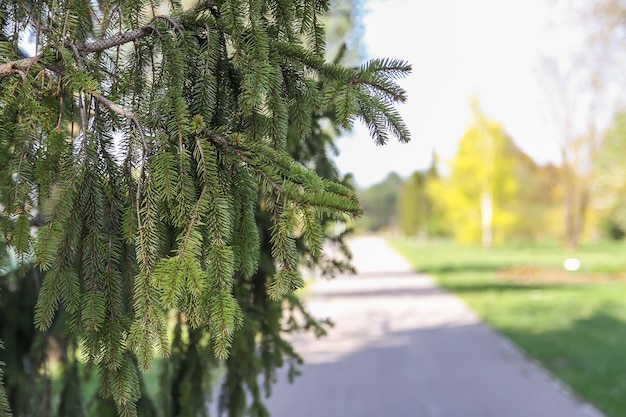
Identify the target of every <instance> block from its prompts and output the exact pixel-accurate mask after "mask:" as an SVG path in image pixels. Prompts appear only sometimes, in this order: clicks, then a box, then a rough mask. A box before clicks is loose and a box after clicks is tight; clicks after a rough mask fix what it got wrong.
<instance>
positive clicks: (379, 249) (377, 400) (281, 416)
mask: <svg viewBox="0 0 626 417" xmlns="http://www.w3.org/2000/svg"><path fill="white" fill-rule="evenodd" d="M350 246H351V248H352V250H353V253H354V262H355V265H356V267H357V269H358V270H359V274H358V275H356V276H341V277H338V278H336V279H335V280H331V281H328V280H317V281H316V282H315V283H314V284H313V285H312V293H311V296H310V300H309V302H308V306H309V309H310V310H311V311H312V313H313V315H314V316H316V317H319V318H324V317H329V318H331V319H332V320H333V321H334V322H335V327H334V328H333V329H332V330H331V332H330V335H329V336H327V337H325V338H323V339H319V340H316V339H314V338H312V337H307V336H300V337H298V338H295V339H294V343H295V345H296V349H297V350H298V351H299V352H301V353H302V354H303V356H304V359H305V362H306V365H304V366H303V367H302V371H303V372H302V375H301V376H300V377H298V378H297V379H296V381H295V382H294V384H289V383H288V382H287V381H286V379H285V378H284V377H283V376H281V378H279V382H278V384H277V386H276V387H274V389H273V396H272V397H271V398H270V399H269V400H268V405H269V409H270V411H271V413H272V416H273V417H601V416H602V414H601V413H599V412H598V411H597V410H596V409H595V408H594V407H592V406H590V405H589V404H585V403H582V402H580V401H579V400H577V399H576V398H575V396H574V395H573V394H572V393H571V391H570V390H569V389H568V388H567V387H565V386H564V385H563V384H562V383H560V382H559V381H557V380H556V379H554V378H553V377H552V376H550V375H549V374H548V373H547V372H546V371H545V370H543V369H542V368H540V367H539V366H538V365H537V364H535V363H534V362H532V361H529V360H527V359H526V358H525V357H524V356H523V354H521V353H520V351H519V350H518V349H517V348H515V347H513V345H512V344H511V343H510V342H508V341H507V340H506V339H504V338H503V337H502V336H500V335H498V334H497V333H495V332H494V331H493V330H491V329H490V328H489V327H487V326H486V325H484V324H482V323H481V322H480V321H479V320H478V319H477V317H476V316H475V314H474V313H473V312H472V311H471V310H469V309H468V307H467V306H466V305H465V304H464V303H463V302H462V301H461V300H460V299H459V298H457V297H456V296H453V295H451V294H449V293H446V292H444V291H443V290H441V289H440V288H439V287H437V286H436V285H435V284H434V283H433V282H432V281H431V280H430V279H429V278H428V277H426V276H423V275H419V274H415V273H413V272H411V269H410V266H409V265H408V263H407V262H406V261H405V260H404V259H403V258H401V257H400V256H399V255H397V254H396V253H395V252H394V251H393V250H392V249H391V248H390V247H389V246H388V245H387V244H386V243H385V241H384V240H383V239H381V238H376V237H365V238H358V239H355V240H353V241H352V242H351V245H350Z"/></svg>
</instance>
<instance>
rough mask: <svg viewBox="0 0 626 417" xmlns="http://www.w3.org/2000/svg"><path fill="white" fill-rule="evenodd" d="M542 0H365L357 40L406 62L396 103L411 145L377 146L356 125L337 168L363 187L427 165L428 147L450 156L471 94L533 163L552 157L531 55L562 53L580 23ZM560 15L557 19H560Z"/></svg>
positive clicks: (374, 53)
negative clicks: (568, 21) (407, 71)
mask: <svg viewBox="0 0 626 417" xmlns="http://www.w3.org/2000/svg"><path fill="white" fill-rule="evenodd" d="M552 3H553V2H552ZM550 4H551V3H550V0H525V1H512V0H508V1H504V0H472V1H468V0H438V1H429V0H369V1H368V2H367V9H368V12H367V13H366V15H365V18H364V24H365V34H364V39H363V41H364V43H365V45H366V48H367V52H368V56H369V57H397V58H402V59H405V60H407V61H409V62H410V63H411V64H412V65H413V73H412V74H411V76H409V77H408V78H407V79H405V80H402V82H401V84H402V86H403V87H404V88H406V90H407V91H408V97H409V99H408V101H407V103H406V104H404V105H402V106H401V107H400V111H401V113H402V115H403V117H404V119H405V121H406V123H407V125H408V127H409V129H410V131H411V134H412V141H411V143H409V144H399V143H395V142H394V143H389V144H388V145H386V146H384V147H377V146H375V145H374V144H373V142H372V140H370V139H369V138H368V133H367V130H366V129H365V128H363V127H362V126H360V125H359V124H356V125H355V126H356V129H355V131H354V132H353V134H352V135H351V136H350V137H345V138H341V139H340V140H339V141H338V145H339V149H340V155H339V157H337V158H336V163H337V166H338V167H339V169H340V171H341V172H342V173H348V172H352V173H353V174H354V175H355V178H356V181H357V184H358V185H359V186H362V187H367V186H370V185H372V184H374V183H377V182H379V181H381V180H383V179H384V177H385V176H386V175H387V174H388V173H389V172H391V171H395V172H397V173H398V174H400V175H401V176H402V177H408V176H409V175H410V174H411V173H412V172H413V171H415V170H417V169H424V168H426V167H427V166H428V165H429V164H430V160H431V155H432V150H433V149H435V150H436V152H437V153H438V154H440V155H442V156H443V157H452V156H453V155H454V153H455V149H456V145H457V143H458V140H459V139H460V138H461V136H462V135H463V133H464V131H465V129H466V128H467V127H468V125H469V123H470V121H471V119H470V107H469V102H470V98H471V97H477V98H478V101H479V104H480V107H481V108H482V110H483V111H484V112H485V113H486V114H487V116H488V117H490V118H492V119H495V120H497V121H499V122H500V123H502V124H503V126H504V128H505V130H506V131H507V132H508V133H509V134H510V135H511V136H512V138H513V139H514V140H515V142H516V143H517V144H518V145H519V146H520V147H521V148H522V149H523V150H524V151H525V152H526V153H528V154H529V155H531V156H532V157H533V158H534V159H535V160H536V161H538V162H540V163H545V162H556V161H558V152H557V143H558V142H557V140H556V139H555V137H554V136H555V133H554V128H553V126H551V125H550V122H551V121H550V118H549V117H547V116H546V114H545V109H546V106H545V105H544V104H542V102H545V100H546V96H545V93H543V92H542V89H541V87H540V85H539V81H538V78H539V77H538V75H537V74H538V67H539V57H540V56H542V55H546V54H547V55H555V54H559V53H562V51H563V50H564V45H567V44H570V45H571V44H572V43H574V42H575V41H576V39H581V36H580V30H579V29H578V30H577V28H575V27H572V26H571V25H570V26H569V27H568V26H567V25H565V26H563V25H562V24H558V25H556V26H555V24H554V23H553V21H554V19H555V16H562V15H563V14H562V13H559V12H558V11H555V10H554V8H553V7H551V6H550ZM561 20H562V18H561Z"/></svg>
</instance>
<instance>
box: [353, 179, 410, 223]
mask: <svg viewBox="0 0 626 417" xmlns="http://www.w3.org/2000/svg"><path fill="white" fill-rule="evenodd" d="M403 186H404V181H403V180H402V178H400V176H399V175H398V174H396V173H395V172H392V173H390V174H389V175H388V176H387V177H386V178H385V179H384V180H383V181H382V182H380V183H378V184H375V185H372V186H371V187H369V188H367V189H364V190H358V191H357V193H358V195H359V199H360V201H361V206H362V207H363V218H362V219H359V220H358V226H359V227H361V228H363V229H366V230H369V231H374V232H377V231H382V230H390V229H394V228H395V227H397V221H398V218H397V216H398V198H399V196H400V192H401V190H402V187H403Z"/></svg>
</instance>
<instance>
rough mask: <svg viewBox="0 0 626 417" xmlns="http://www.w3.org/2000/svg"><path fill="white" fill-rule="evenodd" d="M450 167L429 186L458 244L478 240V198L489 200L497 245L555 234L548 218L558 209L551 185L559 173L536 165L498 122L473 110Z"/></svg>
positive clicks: (551, 168)
mask: <svg viewBox="0 0 626 417" xmlns="http://www.w3.org/2000/svg"><path fill="white" fill-rule="evenodd" d="M449 168H450V176H449V178H447V179H446V180H444V181H441V182H439V183H437V182H433V183H432V184H431V186H430V188H431V193H432V194H433V196H434V198H435V199H437V200H438V201H441V203H442V206H443V209H444V211H445V215H446V218H447V220H448V223H449V227H450V229H451V231H452V234H453V236H454V237H455V238H456V239H457V240H458V241H460V242H464V243H477V242H480V241H481V238H482V224H483V223H482V222H483V219H482V207H481V200H482V199H483V196H484V195H485V194H489V195H490V196H491V201H492V213H493V215H492V222H491V224H492V230H493V241H494V243H495V244H501V243H504V242H510V241H528V240H536V239H538V238H543V237H545V235H546V234H553V233H555V232H554V231H553V230H551V228H550V219H553V218H554V216H555V210H556V209H555V207H557V206H556V194H557V191H558V190H557V189H556V188H555V186H554V184H555V183H556V181H557V180H558V170H557V169H556V168H554V167H551V166H547V167H540V166H538V165H537V164H536V163H535V162H534V161H533V160H532V159H530V158H529V157H528V156H527V155H526V154H524V153H523V152H522V151H521V150H520V149H519V148H518V147H517V146H516V145H515V144H514V143H513V141H512V140H511V138H510V137H509V136H508V135H507V134H506V132H505V131H504V129H503V127H502V126H501V125H500V124H499V123H497V122H494V121H491V120H488V119H487V118H486V117H485V116H484V115H482V114H480V113H478V112H477V113H476V119H475V122H474V124H473V125H472V126H470V127H469V128H468V130H467V131H466V132H465V134H464V135H463V137H462V139H461V141H460V143H459V150H458V153H457V154H456V156H455V157H454V158H453V159H452V160H451V161H450V166H449Z"/></svg>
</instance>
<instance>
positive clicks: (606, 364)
mask: <svg viewBox="0 0 626 417" xmlns="http://www.w3.org/2000/svg"><path fill="white" fill-rule="evenodd" d="M391 244H392V246H393V247H394V248H396V249H397V250H398V251H399V252H400V253H401V254H402V255H404V256H405V257H406V258H407V259H408V260H409V261H410V262H411V263H412V265H413V266H414V267H415V269H416V270H419V271H422V272H425V273H427V274H429V275H431V276H433V277H434V278H435V279H436V280H437V281H438V282H439V284H441V285H442V286H444V287H445V288H447V289H448V290H450V291H451V292H454V293H456V294H458V295H459V296H461V297H462V298H463V299H464V300H465V301H466V302H467V303H468V304H469V305H470V306H471V307H472V308H473V309H474V310H475V311H476V312H477V313H478V314H479V315H480V316H481V317H482V318H483V319H484V320H485V321H486V322H487V323H489V324H490V325H491V326H492V327H494V328H495V329H497V330H499V331H500V332H501V333H503V334H505V335H506V336H508V337H509V338H510V339H511V340H513V341H514V342H515V343H516V344H517V345H518V346H520V347H521V348H522V349H523V350H525V351H526V353H527V354H528V355H529V356H531V357H533V358H535V359H537V360H538V361H540V362H541V363H542V364H543V365H544V366H545V367H546V368H548V369H549V370H550V371H552V372H553V373H554V374H555V375H557V376H558V377H559V378H561V379H562V380H563V381H564V382H566V383H567V384H569V385H570V386H571V387H572V388H573V389H574V390H575V391H576V392H577V393H578V394H579V395H580V396H582V397H583V398H585V399H586V400H588V401H590V402H592V403H593V404H594V405H596V407H598V408H599V409H600V410H602V411H603V412H604V413H606V415H607V416H611V417H617V416H626V275H624V272H626V245H618V244H615V245H608V244H605V245H597V246H589V247H583V248H580V249H579V250H578V251H576V252H575V253H571V252H568V251H566V250H564V249H562V248H559V247H555V246H544V247H539V246H537V247H521V246H520V247H507V248H495V249H491V250H484V249H482V248H478V247H462V246H456V245H453V244H444V243H436V244H417V243H414V242H410V241H402V240H395V241H392V242H391ZM568 257H577V258H579V259H580V260H581V265H582V266H581V270H580V271H578V272H576V273H569V274H568V273H565V272H564V271H563V267H562V265H563V261H564V260H565V259H566V258H568ZM620 273H621V274H622V275H621V276H619V274H620ZM516 274H517V275H519V277H517V276H516ZM527 275H528V276H527ZM518 278H519V279H518ZM572 281H573V282H577V283H572ZM580 282H583V283H580ZM529 400H531V399H529Z"/></svg>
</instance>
